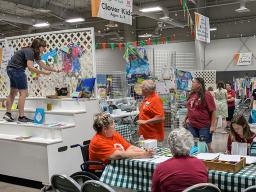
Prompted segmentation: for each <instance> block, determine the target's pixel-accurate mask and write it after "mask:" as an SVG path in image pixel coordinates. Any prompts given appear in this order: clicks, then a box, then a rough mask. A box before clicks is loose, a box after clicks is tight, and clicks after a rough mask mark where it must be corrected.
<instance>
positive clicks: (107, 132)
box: [89, 113, 153, 163]
mask: <svg viewBox="0 0 256 192" xmlns="http://www.w3.org/2000/svg"><path fill="white" fill-rule="evenodd" d="M93 128H94V130H95V131H96V134H95V135H94V137H93V138H92V140H91V142H90V146H89V160H91V161H102V162H104V163H108V162H109V160H116V159H125V158H130V159H132V158H150V157H152V156H153V150H146V151H145V150H143V149H140V148H138V147H136V146H133V145H131V144H130V143H128V142H127V141H126V140H125V139H124V138H123V137H122V136H121V135H120V134H119V133H117V132H116V131H115V123H114V120H113V118H112V117H110V115H109V114H107V113H98V114H96V115H95V116H94V123H93Z"/></svg>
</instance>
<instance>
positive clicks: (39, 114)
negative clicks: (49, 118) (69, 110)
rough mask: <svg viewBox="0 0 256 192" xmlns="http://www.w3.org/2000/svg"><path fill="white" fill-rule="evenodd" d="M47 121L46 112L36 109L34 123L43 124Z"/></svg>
mask: <svg viewBox="0 0 256 192" xmlns="http://www.w3.org/2000/svg"><path fill="white" fill-rule="evenodd" d="M44 120H45V112H44V109H43V108H36V112H35V115H34V123H37V124H43V123H44Z"/></svg>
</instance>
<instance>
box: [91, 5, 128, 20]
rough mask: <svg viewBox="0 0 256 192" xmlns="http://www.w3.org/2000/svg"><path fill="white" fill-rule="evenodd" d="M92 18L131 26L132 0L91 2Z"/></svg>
mask: <svg viewBox="0 0 256 192" xmlns="http://www.w3.org/2000/svg"><path fill="white" fill-rule="evenodd" d="M91 2H92V16H93V17H101V18H103V19H107V20H111V21H117V22H120V23H126V24H130V25H132V4H133V0H91Z"/></svg>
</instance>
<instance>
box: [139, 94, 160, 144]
mask: <svg viewBox="0 0 256 192" xmlns="http://www.w3.org/2000/svg"><path fill="white" fill-rule="evenodd" d="M155 116H161V117H164V109H163V102H162V100H161V98H160V97H159V96H158V94H156V93H153V94H152V95H150V96H148V97H146V98H145V99H144V100H143V101H142V103H141V105H140V113H139V120H148V119H152V118H153V117H155ZM139 134H140V135H143V137H144V139H157V140H158V141H163V140H164V121H162V122H160V123H147V124H144V125H140V126H139Z"/></svg>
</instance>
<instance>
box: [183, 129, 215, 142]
mask: <svg viewBox="0 0 256 192" xmlns="http://www.w3.org/2000/svg"><path fill="white" fill-rule="evenodd" d="M188 130H189V131H190V132H191V134H192V135H193V137H197V138H199V137H201V136H203V137H204V138H205V142H206V143H211V142H212V133H211V132H210V126H209V127H204V128H200V129H199V128H195V127H192V125H191V124H189V126H188Z"/></svg>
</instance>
